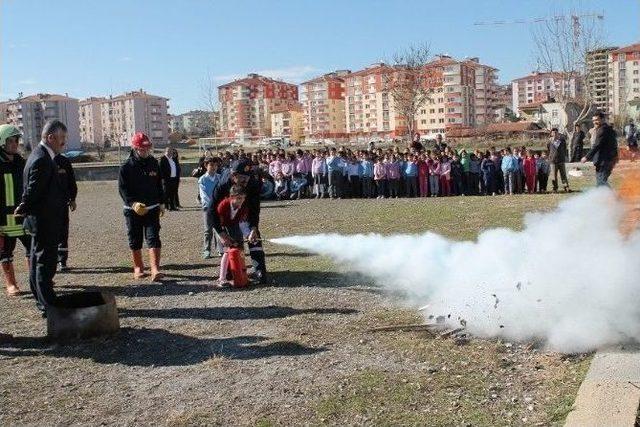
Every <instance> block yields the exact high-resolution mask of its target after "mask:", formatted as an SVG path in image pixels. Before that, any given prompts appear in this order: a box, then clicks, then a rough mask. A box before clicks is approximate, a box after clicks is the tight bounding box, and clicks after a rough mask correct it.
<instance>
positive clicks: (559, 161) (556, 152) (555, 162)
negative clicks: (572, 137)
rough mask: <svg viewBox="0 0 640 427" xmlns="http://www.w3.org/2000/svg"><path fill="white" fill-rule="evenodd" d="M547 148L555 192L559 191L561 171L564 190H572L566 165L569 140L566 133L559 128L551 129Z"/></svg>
mask: <svg viewBox="0 0 640 427" xmlns="http://www.w3.org/2000/svg"><path fill="white" fill-rule="evenodd" d="M547 149H548V150H549V167H550V173H549V174H550V175H551V176H552V177H553V178H552V180H551V184H552V185H553V192H554V193H557V192H558V173H560V179H561V180H562V184H563V185H564V191H565V192H569V191H571V190H570V189H569V181H568V180H567V168H566V165H565V163H566V162H567V157H568V150H567V140H566V139H565V138H564V135H562V134H561V133H560V132H558V128H553V129H551V141H550V142H549V144H548V145H547Z"/></svg>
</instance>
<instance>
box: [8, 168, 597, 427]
mask: <svg viewBox="0 0 640 427" xmlns="http://www.w3.org/2000/svg"><path fill="white" fill-rule="evenodd" d="M589 179H591V178H589ZM585 180H586V178H585ZM584 182H586V181H584ZM180 191H181V199H182V204H183V205H184V206H187V208H186V209H184V210H183V211H181V212H171V213H168V214H167V216H166V217H165V219H164V220H163V222H162V224H163V229H162V238H163V243H164V247H163V265H164V271H165V272H166V273H167V274H168V278H167V281H166V282H165V283H163V284H151V283H149V282H145V281H144V280H143V281H139V282H135V281H133V279H131V274H130V263H129V253H128V248H127V244H126V239H125V234H124V222H123V218H122V214H121V201H120V200H119V197H118V195H117V191H116V185H115V183H113V182H106V183H105V182H102V183H100V182H96V183H81V184H80V195H79V198H78V205H79V210H78V211H77V212H76V213H74V214H73V216H72V230H71V235H72V239H71V245H70V247H71V257H70V266H72V268H73V269H72V270H71V271H70V272H69V273H66V274H59V275H57V277H56V282H57V289H58V290H59V292H67V291H72V290H80V289H88V288H94V287H97V288H99V289H102V290H108V291H110V292H112V293H114V294H115V295H116V298H117V303H118V306H119V312H120V321H121V327H122V330H121V332H120V333H119V334H118V335H116V336H113V337H107V338H100V339H94V340H88V341H81V342H74V343H71V344H65V345H61V344H56V343H51V342H48V341H47V340H46V339H45V338H44V336H45V335H46V328H45V322H44V321H43V319H42V318H41V317H40V315H39V314H38V312H37V311H36V310H35V307H34V304H33V300H32V299H31V298H30V297H29V296H28V295H27V293H24V294H23V295H22V296H21V297H19V298H13V299H8V298H6V297H5V296H4V295H2V296H0V313H1V316H0V330H2V331H3V332H9V333H12V334H14V335H15V336H16V337H17V338H16V339H15V341H14V342H13V343H12V344H9V345H3V346H0V425H103V424H104V425H150V424H154V425H259V426H270V425H323V424H327V425H535V424H538V425H549V424H561V423H562V421H563V420H564V417H565V416H566V413H567V411H569V410H570V408H571V404H572V402H573V398H574V396H575V393H576V391H577V388H578V386H579V384H580V381H581V379H582V378H583V376H584V373H585V371H586V369H587V367H588V362H589V359H588V357H587V356H581V355H578V356H563V355H559V354H554V353H547V352H545V351H543V350H539V349H532V348H529V347H528V346H527V345H526V344H523V345H518V344H516V343H505V342H500V341H486V340H477V339H472V340H471V341H470V342H469V343H467V344H466V345H459V344H462V343H456V342H455V341H454V340H452V339H444V338H433V337H430V336H428V335H427V334H426V333H425V332H403V331H392V332H371V331H370V329H371V328H374V327H377V326H383V325H400V324H407V323H416V322H420V321H421V319H420V318H419V316H418V315H417V312H416V311H415V310H412V309H409V308H403V306H402V303H401V301H400V300H399V299H398V296H392V295H388V294H385V293H383V292H382V290H381V289H380V288H378V287H376V286H375V285H374V284H373V283H372V282H371V281H370V280H369V279H367V278H365V277H361V276H355V275H352V274H348V273H344V272H343V271H344V270H343V268H342V267H340V266H336V265H333V264H332V263H331V262H330V261H329V260H327V259H325V258H322V257H318V256H314V255H311V254H307V253H303V252H298V251H295V250H293V249H291V248H288V247H280V246H276V245H273V244H267V245H266V251H267V262H268V267H269V268H270V270H271V279H272V281H273V282H272V283H271V284H269V285H268V286H261V287H256V288H252V289H249V290H245V291H228V292H220V291H215V290H213V289H212V288H211V287H210V286H209V285H210V284H211V283H212V282H213V277H214V275H215V274H216V269H217V264H218V259H214V260H202V259H201V258H200V253H201V227H202V226H201V212H200V211H199V210H198V209H197V208H195V181H193V180H190V179H188V180H184V181H183V183H182V185H181V189H180ZM563 197H565V196H564V195H532V196H516V197H503V196H498V197H493V198H492V197H466V198H446V199H428V200H415V199H414V200H382V201H377V200H370V201H346V200H342V201H329V200H319V201H316V200H302V201H295V202H270V203H266V204H265V205H264V208H263V214H262V220H261V221H262V227H261V228H262V232H263V234H264V235H265V236H266V237H268V238H272V237H281V236H285V235H289V234H299V233H316V232H332V231H336V232H343V233H355V232H362V231H372V230H375V231H379V232H382V233H395V232H420V231H424V230H426V229H430V230H434V231H437V232H441V233H444V234H446V235H448V236H450V237H454V238H474V237H475V236H476V235H477V233H478V231H480V230H481V229H484V228H488V227H493V226H508V227H513V228H518V227H520V226H521V223H522V216H523V214H524V213H525V212H527V211H529V210H532V209H549V208H552V207H553V206H555V205H556V204H557V203H558V201H559V200H560V199H561V198H563ZM18 253H19V252H18ZM18 258H20V257H18ZM20 264H22V263H20ZM19 268H20V269H21V270H19V271H20V274H19V276H20V279H21V282H22V283H25V280H26V277H25V275H24V269H23V266H22V265H19ZM22 288H23V289H27V286H25V285H23V286H22Z"/></svg>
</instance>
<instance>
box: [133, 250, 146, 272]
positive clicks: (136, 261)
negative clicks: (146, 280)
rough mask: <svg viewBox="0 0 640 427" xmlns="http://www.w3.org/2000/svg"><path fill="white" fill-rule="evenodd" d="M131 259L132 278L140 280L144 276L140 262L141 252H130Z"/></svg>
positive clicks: (142, 265) (142, 264)
mask: <svg viewBox="0 0 640 427" xmlns="http://www.w3.org/2000/svg"><path fill="white" fill-rule="evenodd" d="M131 258H132V259H133V278H134V279H142V278H143V277H145V276H146V274H145V273H144V263H143V262H142V251H141V250H140V249H138V250H137V251H131Z"/></svg>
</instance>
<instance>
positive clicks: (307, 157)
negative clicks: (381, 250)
mask: <svg viewBox="0 0 640 427" xmlns="http://www.w3.org/2000/svg"><path fill="white" fill-rule="evenodd" d="M556 157H557V154H556ZM238 158H247V159H248V160H251V161H252V164H253V167H254V169H255V171H256V173H257V174H258V175H259V176H260V177H261V179H262V183H263V185H262V197H263V198H265V199H269V198H275V199H278V200H282V199H297V198H303V197H313V198H332V199H342V198H344V199H346V198H378V199H382V198H398V197H446V196H463V195H497V194H517V193H545V192H547V189H548V181H549V176H550V173H553V172H555V173H554V175H556V176H555V177H552V183H551V184H552V185H551V189H552V190H553V191H557V190H558V180H557V174H558V173H560V175H561V179H562V183H563V184H564V190H565V191H570V190H569V185H568V181H567V179H566V173H565V170H564V161H565V159H564V158H562V159H561V160H562V166H563V167H562V168H559V167H553V166H557V164H555V163H554V159H553V158H550V157H549V153H548V151H547V150H544V151H536V150H530V149H527V148H525V147H517V148H511V147H506V148H504V149H501V150H498V149H495V148H492V149H490V150H486V151H481V150H475V151H471V150H469V151H468V150H466V149H461V150H455V149H454V148H452V147H449V146H446V145H445V144H443V143H441V144H440V143H439V144H438V146H437V147H435V146H434V147H433V149H424V148H423V149H410V148H407V149H405V150H402V149H399V148H398V147H393V148H387V149H382V148H377V149H376V148H370V149H368V150H352V149H350V148H345V147H343V148H330V149H328V150H326V149H317V150H301V149H299V150H297V151H296V152H293V153H287V152H286V151H285V150H282V149H275V150H261V151H257V152H256V153H254V154H252V155H248V154H245V153H244V152H243V151H237V152H233V153H231V152H227V153H225V154H223V155H221V156H220V157H215V156H210V157H208V160H209V162H210V163H215V166H213V167H210V170H212V171H213V170H216V173H218V172H221V173H224V170H225V165H226V164H229V163H230V162H231V161H233V160H234V159H238Z"/></svg>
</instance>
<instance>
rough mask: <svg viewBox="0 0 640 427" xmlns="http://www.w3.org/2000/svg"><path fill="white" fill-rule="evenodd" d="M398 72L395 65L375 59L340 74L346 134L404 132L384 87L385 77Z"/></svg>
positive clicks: (368, 135)
mask: <svg viewBox="0 0 640 427" xmlns="http://www.w3.org/2000/svg"><path fill="white" fill-rule="evenodd" d="M398 72H399V70H398V69H397V68H394V67H391V66H389V65H386V64H384V63H377V64H373V65H372V66H370V67H368V68H365V69H364V70H360V71H357V72H354V73H351V74H348V75H346V76H345V77H344V80H345V89H346V94H345V97H346V100H345V101H346V109H345V118H346V131H347V134H348V135H349V136H350V137H353V136H356V137H357V136H362V137H373V138H389V137H395V136H397V135H402V134H404V133H405V132H406V125H405V123H404V121H403V119H401V118H400V117H399V116H398V114H397V113H396V110H395V107H394V102H393V97H392V96H391V94H390V93H389V91H388V90H387V87H386V80H387V79H390V78H393V76H394V74H395V75H397V73H398Z"/></svg>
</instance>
